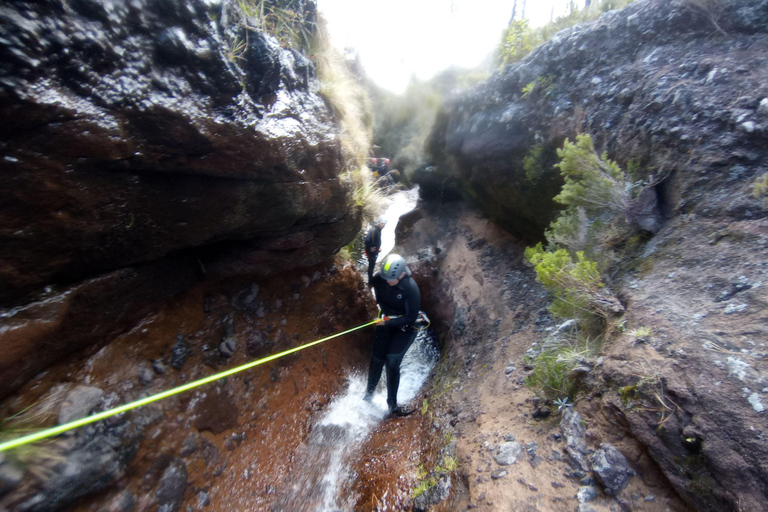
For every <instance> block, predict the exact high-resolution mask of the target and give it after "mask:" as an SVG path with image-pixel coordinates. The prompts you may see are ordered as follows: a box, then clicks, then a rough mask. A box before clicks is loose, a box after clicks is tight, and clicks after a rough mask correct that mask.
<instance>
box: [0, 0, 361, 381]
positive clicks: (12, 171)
mask: <svg viewBox="0 0 768 512" xmlns="http://www.w3.org/2000/svg"><path fill="white" fill-rule="evenodd" d="M300 3H301V4H302V5H301V6H299V7H300V8H302V9H304V8H306V9H312V8H313V7H312V5H309V4H308V5H306V6H305V5H304V4H303V2H300ZM0 21H1V23H2V26H3V35H2V38H0V118H2V120H3V122H2V123H0V124H2V127H0V147H2V152H3V158H2V159H1V160H0V169H1V170H2V173H3V176H4V178H3V180H4V185H3V187H2V188H1V189H0V205H2V206H1V208H0V215H2V227H0V307H3V308H4V314H3V316H2V318H1V319H0V322H2V324H3V327H4V328H3V329H2V330H0V343H2V345H3V346H10V347H12V348H11V350H5V351H3V355H2V356H0V375H2V377H0V389H1V390H2V391H0V395H4V394H6V393H8V392H10V391H12V390H13V389H14V388H16V387H17V386H18V385H20V384H21V383H23V382H24V381H25V380H26V379H28V378H29V377H30V376H32V375H34V374H35V373H36V372H37V371H39V370H41V369H42V368H44V367H45V366H46V365H48V364H49V363H51V362H52V361H54V360H56V359H57V358H58V357H61V356H62V355H64V354H67V353H70V352H72V351H74V350H78V349H80V348H82V347H85V346H88V345H89V344H91V343H94V342H97V341H99V340H101V339H105V338H106V337H109V336H112V335H114V334H116V333H119V332H121V331H122V330H124V329H125V328H127V327H128V326H130V325H131V324H132V322H135V321H136V320H137V319H138V318H140V317H141V316H143V315H144V314H146V313H147V312H148V311H151V310H152V309H153V308H154V307H156V306H157V305H159V304H160V303H162V301H163V300H165V299H167V298H168V297H171V296H173V295H174V294H175V293H177V292H178V291H180V290H183V289H184V288H186V287H188V286H190V285H191V284H192V283H194V282H195V281H196V280H197V279H199V278H200V277H206V278H216V277H221V276H232V275H238V274H249V275H251V276H256V277H258V276H266V275H270V274H273V273H276V272H281V271H284V270H286V269H291V268H295V267H301V266H309V265H313V264H315V263H317V262H319V261H322V260H325V259H327V258H328V257H330V256H331V255H332V254H334V253H335V252H336V251H338V249H339V248H340V247H342V246H344V245H346V243H348V242H349V241H350V240H351V239H352V238H353V237H354V235H355V234H356V232H357V231H358V229H359V226H360V218H359V213H358V212H357V211H356V210H355V209H354V208H353V207H352V206H350V205H351V199H350V197H351V195H350V190H349V189H348V186H347V185H346V184H345V183H343V182H342V181H341V180H340V179H339V173H340V172H341V171H342V170H343V169H344V167H345V163H344V159H343V156H342V153H341V149H340V146H339V142H338V139H337V135H336V134H337V133H338V129H337V125H336V124H335V121H334V119H333V117H332V115H331V113H330V111H329V109H328V108H327V107H326V104H325V102H324V100H323V99H322V98H321V97H320V96H319V95H318V93H317V91H318V89H319V82H318V80H317V77H316V73H315V69H314V65H313V64H312V63H311V62H310V61H309V60H308V59H307V58H306V57H304V56H303V55H302V54H301V53H300V52H297V51H293V50H287V49H284V48H282V47H281V46H280V44H278V42H277V40H275V39H274V38H272V37H270V36H268V35H266V34H265V33H262V32H259V31H257V30H252V29H251V30H246V28H245V27H246V26H248V27H255V26H258V21H257V20H255V19H250V18H248V16H247V15H244V14H243V13H242V12H241V11H239V10H238V8H237V7H236V2H232V1H228V0H227V1H221V2H216V1H215V2H209V1H201V0H193V1H181V0H178V1H176V0H169V1H165V0H137V1H131V2H118V1H112V0H103V1H99V0H78V1H76V2H64V1H54V2H25V1H10V2H5V3H4V4H3V5H2V6H0Z"/></svg>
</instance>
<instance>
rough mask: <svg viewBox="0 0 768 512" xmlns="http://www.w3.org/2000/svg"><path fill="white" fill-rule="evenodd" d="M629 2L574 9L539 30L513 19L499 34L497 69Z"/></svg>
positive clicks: (604, 2) (608, 1)
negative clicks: (558, 35) (569, 30)
mask: <svg viewBox="0 0 768 512" xmlns="http://www.w3.org/2000/svg"><path fill="white" fill-rule="evenodd" d="M632 1H633V0H602V1H599V2H595V3H594V4H593V5H591V6H589V7H587V8H584V9H577V8H575V7H574V8H573V9H572V10H571V12H570V14H568V15H566V16H560V17H558V18H557V19H555V20H552V21H551V22H549V23H547V24H546V25H544V26H543V27H539V28H532V27H530V26H529V25H528V20H526V19H525V18H523V19H512V20H511V21H510V22H509V26H508V27H507V28H506V29H505V30H504V32H503V33H502V36H501V42H500V43H499V46H498V48H497V57H496V59H497V62H498V64H499V65H500V66H504V65H505V64H511V63H513V62H517V61H519V60H521V59H523V58H524V57H525V56H526V55H528V54H529V53H531V52H532V51H533V50H534V49H535V48H537V47H538V46H540V45H542V44H544V43H546V42H547V41H549V40H550V39H552V38H553V37H554V35H555V34H557V33H558V32H560V31H561V30H563V29H565V28H568V27H572V26H574V25H576V24H577V23H581V22H584V21H588V20H592V19H595V18H597V17H599V16H600V15H601V14H603V13H604V12H608V11H611V10H614V9H621V8H623V7H626V6H627V5H629V4H630V3H631V2H632Z"/></svg>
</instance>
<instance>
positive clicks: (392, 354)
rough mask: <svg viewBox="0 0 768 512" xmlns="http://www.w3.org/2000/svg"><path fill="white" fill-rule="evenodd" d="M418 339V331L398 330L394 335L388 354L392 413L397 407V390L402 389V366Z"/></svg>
mask: <svg viewBox="0 0 768 512" xmlns="http://www.w3.org/2000/svg"><path fill="white" fill-rule="evenodd" d="M415 338H416V330H415V329H412V328H408V329H406V330H405V331H402V330H399V329H398V330H396V331H394V334H393V335H392V341H391V342H390V344H389V353H388V354H387V359H386V366H387V405H388V406H389V410H390V412H395V411H396V410H397V409H398V407H397V390H398V388H399V387H400V364H401V363H402V362H403V357H405V353H406V352H407V351H408V348H409V347H410V346H411V344H412V343H413V340H414V339H415Z"/></svg>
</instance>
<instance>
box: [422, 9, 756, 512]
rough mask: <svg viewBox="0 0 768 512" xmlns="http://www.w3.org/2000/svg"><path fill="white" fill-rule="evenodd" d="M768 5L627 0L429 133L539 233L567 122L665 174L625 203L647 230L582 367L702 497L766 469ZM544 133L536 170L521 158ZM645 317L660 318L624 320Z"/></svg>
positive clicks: (488, 207) (509, 222) (732, 492)
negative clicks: (760, 190) (594, 355)
mask: <svg viewBox="0 0 768 512" xmlns="http://www.w3.org/2000/svg"><path fill="white" fill-rule="evenodd" d="M766 16H768V9H766V2H765V1H764V0H739V1H734V2H729V3H728V4H727V5H726V4H722V5H720V6H719V7H718V8H717V9H713V10H708V9H697V8H696V7H695V6H694V5H693V4H692V3H691V2H683V1H680V2H678V1H674V2H659V1H638V2H634V3H633V4H631V5H630V6H629V7H628V8H626V9H624V10H621V11H612V12H609V13H606V14H605V15H603V16H602V17H601V18H600V19H598V20H596V21H594V22H590V23H587V24H583V25H578V26H575V27H573V28H570V29H567V30H565V31H563V32H561V33H560V34H558V35H557V36H556V37H554V38H553V39H552V40H551V41H550V42H549V43H547V44H545V45H543V46H542V47H540V48H538V49H537V50H535V51H534V52H533V53H532V54H531V55H530V56H529V57H528V58H526V59H525V60H524V61H522V62H520V63H517V64H513V65H510V66H507V67H506V68H505V69H504V70H502V71H501V72H499V73H497V74H496V75H494V77H492V78H491V79H490V80H489V81H487V82H486V83H483V84H480V85H478V86H476V88H475V89H473V90H471V91H470V92H468V93H466V94H464V95H463V96H460V97H458V98H456V99H454V100H452V101H451V102H449V103H448V104H447V106H446V107H445V109H444V111H443V113H442V114H441V117H440V119H441V122H440V123H439V124H438V125H436V129H435V131H434V132H433V135H432V138H433V140H432V147H433V148H434V149H433V153H434V155H433V156H434V162H433V163H434V170H433V173H437V174H442V175H443V176H445V177H446V180H445V184H446V185H450V184H452V183H457V182H461V180H464V185H463V186H466V187H468V188H469V190H470V191H471V193H472V194H474V195H476V196H477V197H478V199H479V203H480V204H481V205H482V207H483V209H484V210H485V211H486V212H487V213H488V214H489V215H490V216H491V217H492V218H494V219H497V220H498V222H499V223H500V224H501V225H503V226H504V227H505V228H506V229H508V230H509V231H511V232H513V233H519V234H521V235H523V236H527V237H529V238H532V239H538V238H540V237H541V233H542V231H543V229H544V227H545V226H546V225H547V224H548V222H549V221H550V220H551V219H552V218H553V215H555V214H556V208H555V207H554V205H553V204H552V203H547V202H546V201H547V199H549V198H551V197H553V195H552V194H553V193H557V192H558V191H559V185H558V184H557V180H559V179H560V178H559V177H558V176H557V175H556V172H557V171H556V170H555V169H552V167H551V165H552V164H553V163H556V162H557V158H556V154H555V151H554V150H555V148H557V147H560V146H561V145H562V142H563V139H564V138H566V137H568V138H570V139H573V138H574V136H575V135H576V133H589V134H590V135H591V136H592V138H593V140H595V141H596V147H597V150H598V152H602V151H603V150H605V151H607V153H608V156H609V157H610V158H614V159H617V160H618V161H619V163H620V164H621V165H622V167H623V168H626V167H627V166H628V164H629V163H630V162H633V163H634V164H638V163H639V164H640V167H641V171H640V172H639V174H638V173H636V174H635V175H634V176H633V179H641V180H646V181H647V182H648V183H657V184H656V185H655V186H653V187H652V188H653V190H654V192H653V193H654V194H655V197H652V196H651V192H648V193H647V195H646V196H643V195H641V196H640V197H638V198H637V200H636V201H634V202H633V203H631V204H630V206H629V208H628V209H627V211H625V212H623V213H624V215H625V217H626V220H628V221H629V222H632V223H634V224H635V225H637V226H639V227H640V228H642V229H643V230H644V231H645V232H646V233H647V234H648V237H647V240H646V241H643V242H642V243H641V244H640V245H639V247H638V249H637V252H636V254H635V255H634V256H635V258H636V259H635V261H634V262H633V263H631V264H630V265H629V267H630V268H629V269H627V270H626V271H621V272H618V273H617V274H615V275H614V277H615V278H617V280H618V281H620V282H614V283H612V284H611V286H612V288H613V289H614V291H615V292H616V293H617V294H618V295H619V296H621V298H622V302H623V303H624V304H626V305H627V313H626V315H625V317H624V320H626V321H627V323H626V326H627V329H628V330H627V334H626V335H623V336H618V335H617V336H616V339H615V341H614V343H612V344H611V346H610V347H609V348H608V350H607V351H606V353H605V354H604V356H605V357H604V359H603V361H602V363H600V364H592V365H591V366H585V370H589V371H585V372H583V376H581V377H580V379H581V380H582V382H584V383H585V384H586V387H587V388H588V389H589V390H590V393H591V394H592V396H593V397H594V398H596V399H600V400H602V401H603V403H604V405H605V407H606V409H607V410H610V411H613V412H612V413H611V414H614V415H615V421H617V422H619V423H620V424H623V425H626V426H627V428H628V430H629V431H630V432H632V435H634V436H635V437H636V439H638V440H639V441H640V442H642V444H643V445H644V446H645V447H646V449H647V453H648V454H650V456H651V457H652V458H653V460H654V461H655V462H656V463H657V464H658V465H659V466H660V467H661V469H662V471H663V472H664V474H665V476H666V477H667V478H668V479H669V481H670V482H671V483H672V484H673V485H674V487H675V489H676V491H677V492H678V493H679V494H680V495H681V496H683V497H684V499H686V500H687V501H688V503H690V504H691V505H692V506H694V507H696V508H697V509H699V510H706V511H710V510H711V511H715V510H749V511H760V510H762V509H763V508H764V503H766V502H767V501H768V481H767V480H766V478H765V474H764V472H763V471H762V470H760V469H758V468H762V467H764V466H765V464H766V460H768V452H767V451H766V449H765V445H764V443H762V441H761V440H762V439H763V437H764V435H765V432H764V430H765V429H764V428H762V425H763V424H764V423H765V421H764V420H765V418H764V415H765V414H766V412H765V403H766V401H768V400H767V399H766V396H767V395H766V389H768V388H766V386H765V375H766V371H768V370H767V369H766V366H765V364H766V359H765V357H764V355H765V339H766V336H768V331H767V330H766V327H765V326H766V325H768V322H767V321H766V311H768V310H767V309H766V305H767V304H768V302H766V297H765V290H764V288H762V287H764V283H765V282H766V275H768V274H766V272H767V271H768V267H766V258H767V257H768V229H766V219H767V218H768V210H766V203H765V201H763V200H761V199H760V198H759V197H756V193H755V192H754V191H755V186H756V183H757V181H758V180H759V179H760V177H761V176H763V175H764V173H765V169H766V158H767V157H768V154H766V152H765V140H766V135H767V134H768V132H767V131H766V127H767V126H768V118H766V117H765V109H764V108H761V106H760V105H761V104H762V103H763V99H764V98H767V97H768V89H766V87H765V84H766V83H768V81H766V79H767V78H768V76H766V69H768V68H766V66H765V65H764V64H765V55H766V54H767V53H766V51H765V48H766V43H767V42H768V37H767V36H766V29H765V27H766V26H767V25H766ZM529 84H535V85H536V89H535V90H534V91H533V92H531V93H530V94H529V95H526V97H523V95H522V90H523V88H524V87H526V86H527V85H529ZM737 84H738V85H737ZM537 146H538V147H539V148H540V150H541V153H540V155H541V162H540V163H541V166H540V169H539V170H540V171H541V174H536V173H528V175H526V173H525V169H523V165H522V164H523V158H524V157H525V156H528V155H529V154H530V152H531V150H533V149H534V148H536V147H537ZM662 178H663V179H662ZM432 179H434V176H432ZM659 180H661V181H659ZM434 188H435V187H434V184H433V189H434ZM552 188H554V192H552V190H551V189H552ZM646 190H650V189H646ZM644 194H645V192H644ZM520 196H524V197H520ZM435 202H439V201H435ZM654 202H656V205H655V206H654ZM651 234H653V236H650V235H651ZM510 277H512V276H510ZM755 283H759V284H760V287H758V288H755V287H754V284H755ZM467 309H468V308H467ZM461 315H465V313H461ZM458 316H459V309H458V308H457V317H458ZM466 324H467V322H466V320H465V319H464V318H463V317H462V318H461V325H460V326H458V327H461V326H465V325H466ZM542 327H543V328H547V326H546V324H542ZM638 327H647V328H649V329H650V330H651V331H653V334H652V335H651V336H648V337H643V338H639V337H636V336H634V337H633V336H632V335H630V333H631V332H633V330H634V329H636V328H638ZM535 342H536V343H539V340H535ZM510 375H514V373H511V374H510ZM585 419H587V418H585ZM587 421H588V419H587ZM580 465H581V464H580ZM578 471H579V472H581V473H583V472H584V471H583V470H582V469H579V470H578ZM585 476H586V475H585ZM629 501H631V500H629ZM627 503H628V502H627ZM590 506H591V504H590ZM626 506H631V505H626Z"/></svg>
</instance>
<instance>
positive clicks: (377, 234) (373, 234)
mask: <svg viewBox="0 0 768 512" xmlns="http://www.w3.org/2000/svg"><path fill="white" fill-rule="evenodd" d="M386 225H387V219H386V218H385V217H384V216H383V215H380V216H379V218H378V219H376V222H374V223H373V226H371V227H370V228H369V229H368V232H367V233H366V234H365V257H366V258H368V284H372V283H371V280H372V279H373V268H374V267H375V266H376V259H377V258H378V257H379V252H381V230H382V229H384V226H386Z"/></svg>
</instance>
